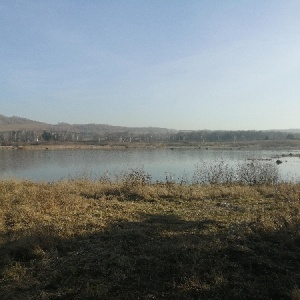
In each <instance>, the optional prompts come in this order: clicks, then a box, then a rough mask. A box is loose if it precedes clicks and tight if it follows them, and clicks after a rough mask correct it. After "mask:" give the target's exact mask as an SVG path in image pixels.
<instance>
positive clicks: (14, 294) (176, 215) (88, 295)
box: [0, 164, 300, 300]
mask: <svg viewBox="0 0 300 300" xmlns="http://www.w3.org/2000/svg"><path fill="white" fill-rule="evenodd" d="M228 168H229V167H227V166H225V165H220V166H219V168H217V167H216V168H212V169H211V168H207V169H205V166H203V165H199V166H198V169H196V172H195V177H194V182H193V183H186V182H184V181H181V182H174V181H173V180H172V179H170V178H169V179H168V178H167V179H168V180H166V181H165V182H156V183H153V182H152V181H151V176H150V175H149V174H147V173H146V172H144V171H143V170H136V169H132V170H129V171H128V172H124V173H123V174H122V175H120V177H119V180H118V181H115V180H112V179H111V178H110V176H108V175H105V176H103V177H101V178H100V179H99V180H97V181H91V180H89V178H88V177H87V178H84V177H83V178H81V179H77V180H62V181H58V182H53V183H33V182H29V181H13V180H10V181H0V199H1V201H0V236H1V240H0V298H1V299H22V300H23V299H172V300H173V299H264V300H265V299H294V300H296V299H300V285H299V283H300V271H299V270H300V232H299V228H300V227H299V226H300V184H299V183H298V184H296V183H294V184H292V183H284V182H279V181H278V180H277V177H276V176H277V174H276V171H275V170H274V169H273V168H269V167H268V165H265V164H262V165H259V166H257V165H251V164H250V165H248V166H247V165H243V166H241V167H240V169H238V170H239V171H238V173H237V174H236V175H235V176H240V177H238V178H239V181H238V182H237V181H235V182H234V181H232V180H231V178H232V177H231V174H232V173H231V170H230V169H228ZM226 172H227V173H226ZM226 174H227V175H226ZM226 178H227V179H226Z"/></svg>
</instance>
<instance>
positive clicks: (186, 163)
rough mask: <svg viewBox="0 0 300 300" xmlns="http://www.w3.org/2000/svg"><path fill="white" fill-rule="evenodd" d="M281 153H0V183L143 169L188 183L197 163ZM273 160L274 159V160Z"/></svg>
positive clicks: (290, 164) (298, 161)
mask: <svg viewBox="0 0 300 300" xmlns="http://www.w3.org/2000/svg"><path fill="white" fill-rule="evenodd" d="M282 154H289V153H287V152H283V151H271V150H264V151H259V150H255V151H250V150H249V151H245V150H231V151H230V150H205V149H174V150H171V149H137V150H132V149H128V150H1V151H0V177H1V179H7V178H18V179H29V180H38V181H55V180H60V179H62V178H76V177H80V176H85V175H88V176H90V177H92V178H94V179H95V178H97V177H99V176H102V175H103V174H104V173H105V172H109V173H110V174H112V175H114V174H119V173H120V172H122V171H124V170H128V169H130V168H143V169H144V170H145V171H146V172H148V173H149V174H151V175H152V179H153V180H154V181H155V180H165V178H166V176H172V177H173V178H174V179H176V180H177V179H180V178H183V177H184V178H186V179H190V178H191V177H192V175H193V172H194V170H195V166H196V165H197V163H199V162H201V161H205V162H206V163H210V164H216V163H219V162H220V161H224V162H225V163H227V164H229V165H233V166H234V165H237V164H238V163H240V162H242V161H245V160H247V159H263V160H264V159H268V161H269V162H270V163H274V164H276V160H277V159H278V156H280V157H281V156H282ZM292 154H293V155H294V156H286V157H283V158H282V161H283V163H282V164H281V165H279V166H278V169H279V172H280V174H281V176H282V177H283V178H284V179H285V180H293V181H295V180H300V168H299V167H300V158H299V157H296V156H295V154H300V151H294V152H292ZM276 157H277V158H276Z"/></svg>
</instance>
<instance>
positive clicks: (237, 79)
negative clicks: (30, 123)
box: [0, 0, 300, 130]
mask: <svg viewBox="0 0 300 300" xmlns="http://www.w3.org/2000/svg"><path fill="white" fill-rule="evenodd" d="M0 66H1V68H0V114H3V115H6V116H13V115H15V116H22V117H26V118H29V119H33V120H38V121H44V122H48V123H52V124H56V123H58V122H68V123H72V124H74V123H106V124H111V125H122V126H158V127H167V128H174V129H195V130H196V129H212V130H213V129H221V130H236V129H241V130H248V129H256V130H260V129H274V128H280V129H283V128H300V1H299V0H280V1H279V0H219V1H214V0H197V1H193V0H189V1H185V0H181V1H178V0H150V1H148V0H147V1H146V0H144V1H143V0H135V1H134V0H126V1H123V0H119V1H114V0H106V1H104V0H102V1H101V0H81V1H79V0H72V1H70V0H26V1H23V0H19V1H16V0H0Z"/></svg>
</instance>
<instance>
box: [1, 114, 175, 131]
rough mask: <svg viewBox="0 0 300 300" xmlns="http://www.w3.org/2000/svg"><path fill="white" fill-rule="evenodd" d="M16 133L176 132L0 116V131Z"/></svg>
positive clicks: (160, 129) (150, 128)
mask: <svg viewBox="0 0 300 300" xmlns="http://www.w3.org/2000/svg"><path fill="white" fill-rule="evenodd" d="M13 130H14V131H18V130H27V131H28V130H33V131H41V130H51V131H57V132H60V131H67V132H73V133H80V134H99V135H102V134H105V133H116V132H129V133H132V134H135V133H136V134H143V133H153V134H167V133H175V132H177V131H176V130H172V129H167V128H159V127H124V126H113V125H107V124H68V123H58V124H57V125H52V124H47V123H43V122H38V121H33V120H29V119H26V118H22V117H16V116H13V117H6V116H3V115H0V131H2V132H3V131H13Z"/></svg>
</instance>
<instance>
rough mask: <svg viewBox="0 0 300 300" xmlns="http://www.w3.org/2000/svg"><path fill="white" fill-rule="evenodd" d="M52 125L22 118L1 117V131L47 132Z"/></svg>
mask: <svg viewBox="0 0 300 300" xmlns="http://www.w3.org/2000/svg"><path fill="white" fill-rule="evenodd" d="M49 127H51V125H49V124H46V123H43V122H38V121H32V120H29V119H26V118H21V117H16V116H13V117H6V116H3V115H0V131H12V130H43V129H44V130H46V129H48V128H49Z"/></svg>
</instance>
